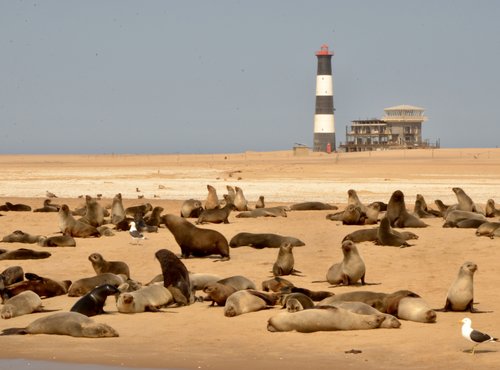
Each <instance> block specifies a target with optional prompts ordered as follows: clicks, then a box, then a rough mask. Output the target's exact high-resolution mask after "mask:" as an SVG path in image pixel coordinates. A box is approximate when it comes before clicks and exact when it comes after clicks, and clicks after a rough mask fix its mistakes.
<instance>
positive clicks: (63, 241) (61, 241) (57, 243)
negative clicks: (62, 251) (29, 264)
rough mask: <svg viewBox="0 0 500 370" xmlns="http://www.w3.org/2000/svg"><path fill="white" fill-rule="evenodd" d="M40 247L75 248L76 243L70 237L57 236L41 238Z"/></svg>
mask: <svg viewBox="0 0 500 370" xmlns="http://www.w3.org/2000/svg"><path fill="white" fill-rule="evenodd" d="M38 245H39V246H40V247H75V246H76V241H75V239H74V238H73V237H72V236H70V235H55V236H49V237H48V238H46V237H42V238H40V239H39V240H38Z"/></svg>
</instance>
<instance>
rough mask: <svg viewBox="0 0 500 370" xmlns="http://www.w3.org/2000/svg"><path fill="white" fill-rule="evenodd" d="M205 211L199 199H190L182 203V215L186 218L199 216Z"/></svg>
mask: <svg viewBox="0 0 500 370" xmlns="http://www.w3.org/2000/svg"><path fill="white" fill-rule="evenodd" d="M201 212H203V205H202V204H201V202H200V201H199V200H196V199H188V200H185V201H184V202H183V203H182V206H181V217H184V218H198V217H200V214H201Z"/></svg>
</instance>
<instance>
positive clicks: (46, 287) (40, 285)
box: [4, 272, 71, 298]
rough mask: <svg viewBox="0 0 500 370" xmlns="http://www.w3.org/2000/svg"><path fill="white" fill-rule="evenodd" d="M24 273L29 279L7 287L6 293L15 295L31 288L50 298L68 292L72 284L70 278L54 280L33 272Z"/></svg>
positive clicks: (41, 295) (10, 295)
mask: <svg viewBox="0 0 500 370" xmlns="http://www.w3.org/2000/svg"><path fill="white" fill-rule="evenodd" d="M24 275H25V277H26V279H27V280H23V281H19V282H17V283H14V284H11V285H9V286H7V287H5V290H4V295H6V296H8V297H13V296H15V295H18V294H20V293H21V292H24V291H26V290H31V291H33V292H35V293H36V294H38V295H39V296H40V297H42V298H43V297H45V298H50V297H55V296H58V295H64V294H66V293H67V292H68V287H69V286H70V285H71V281H70V280H63V281H59V280H54V279H50V278H46V277H42V276H38V275H37V274H34V273H31V272H27V273H25V274H24Z"/></svg>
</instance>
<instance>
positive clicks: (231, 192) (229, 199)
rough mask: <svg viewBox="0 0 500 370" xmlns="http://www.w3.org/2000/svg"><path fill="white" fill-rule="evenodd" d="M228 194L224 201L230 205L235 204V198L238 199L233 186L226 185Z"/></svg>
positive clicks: (225, 195)
mask: <svg viewBox="0 0 500 370" xmlns="http://www.w3.org/2000/svg"><path fill="white" fill-rule="evenodd" d="M226 189H227V194H224V199H225V200H226V202H228V203H233V204H234V198H236V191H235V190H234V188H233V187H232V186H231V185H226Z"/></svg>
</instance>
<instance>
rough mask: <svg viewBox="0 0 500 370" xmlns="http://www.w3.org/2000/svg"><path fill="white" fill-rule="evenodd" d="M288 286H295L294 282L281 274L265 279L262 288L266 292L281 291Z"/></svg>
mask: <svg viewBox="0 0 500 370" xmlns="http://www.w3.org/2000/svg"><path fill="white" fill-rule="evenodd" d="M286 287H290V288H291V287H293V283H292V282H291V281H288V280H287V279H284V278H282V277H280V276H275V277H273V278H272V279H269V280H265V281H263V282H262V290H263V291H265V292H269V291H271V292H279V291H281V290H282V289H283V288H286Z"/></svg>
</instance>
